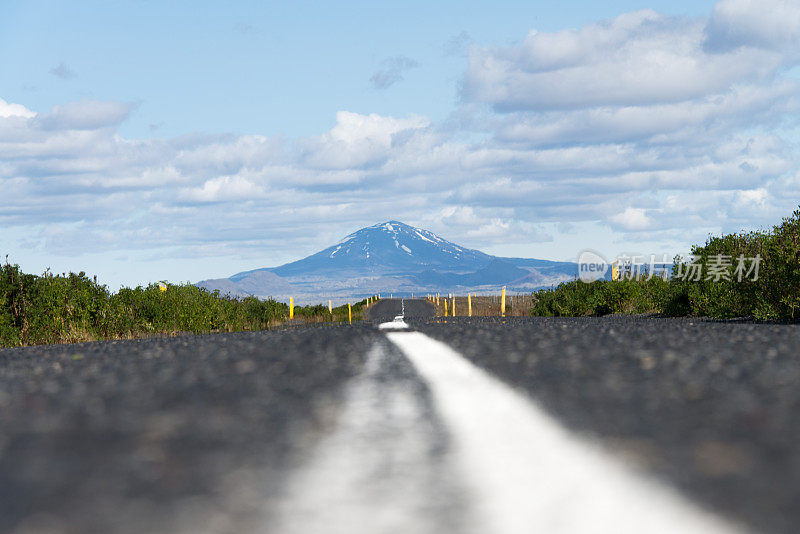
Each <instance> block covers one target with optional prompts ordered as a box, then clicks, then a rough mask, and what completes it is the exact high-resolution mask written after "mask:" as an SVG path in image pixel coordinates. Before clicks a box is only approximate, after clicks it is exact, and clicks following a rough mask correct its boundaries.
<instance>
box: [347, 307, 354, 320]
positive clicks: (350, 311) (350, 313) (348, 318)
mask: <svg viewBox="0 0 800 534" xmlns="http://www.w3.org/2000/svg"><path fill="white" fill-rule="evenodd" d="M347 324H353V310H352V309H351V308H350V303H349V302H348V303H347Z"/></svg>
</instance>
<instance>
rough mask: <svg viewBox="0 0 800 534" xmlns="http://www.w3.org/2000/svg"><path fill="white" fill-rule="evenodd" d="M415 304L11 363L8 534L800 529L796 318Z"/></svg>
mask: <svg viewBox="0 0 800 534" xmlns="http://www.w3.org/2000/svg"><path fill="white" fill-rule="evenodd" d="M400 314H401V302H400V301H398V300H384V301H381V302H378V303H377V304H376V305H374V306H373V307H372V308H371V310H370V318H369V320H367V321H364V322H361V323H358V324H354V325H353V326H346V325H326V326H312V327H305V328H292V329H285V330H277V331H269V332H254V333H237V334H218V335H207V336H185V337H178V338H169V339H150V340H139V341H120V342H101V343H87V344H79V345H61V346H49V347H30V348H25V349H0V533H6V532H9V533H14V534H23V533H24V534H30V533H42V534H56V533H70V534H71V533H82V534H83V533H86V534H92V533H134V532H135V533H140V532H152V533H184V532H185V533H189V532H202V533H229V532H230V533H234V532H235V533H246V532H270V533H272V532H274V533H278V534H284V533H326V532H336V533H338V532H342V533H345V532H346V533H350V534H357V533H376V532H381V533H390V532H397V533H427V532H430V533H433V532H437V533H444V532H453V533H461V532H463V533H492V532H495V533H498V534H502V533H506V532H508V533H511V532H552V533H559V532H593V533H594V532H609V533H611V532H614V533H617V532H747V531H752V532H767V533H789V532H796V531H798V528H799V527H800V446H799V445H798V443H800V356H798V354H800V329H798V326H795V325H755V324H743V323H720V322H711V321H700V320H689V319H680V320H674V319H659V318H637V317H606V318H597V319H595V318H587V319H545V318H507V319H500V318H448V319H443V318H434V317H432V315H433V310H432V308H431V307H430V306H428V305H427V304H426V303H425V302H423V301H419V300H415V301H406V302H405V303H404V313H403V319H402V320H397V321H395V320H394V319H395V317H396V316H398V315H400Z"/></svg>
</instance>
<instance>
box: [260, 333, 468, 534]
mask: <svg viewBox="0 0 800 534" xmlns="http://www.w3.org/2000/svg"><path fill="white" fill-rule="evenodd" d="M391 358H395V360H393V361H392V360H391ZM398 361H399V363H400V364H403V365H404V366H405V368H406V375H405V377H404V376H402V370H400V371H398V368H397V367H398ZM398 374H400V375H401V376H399V377H398ZM415 385H416V386H417V388H419V387H422V386H421V384H420V383H419V381H418V379H417V378H415V377H414V376H413V370H412V369H411V366H410V365H409V364H408V362H407V361H405V359H404V358H403V357H402V356H400V355H399V354H394V355H388V354H386V350H385V348H384V347H383V346H381V345H380V344H377V345H375V346H374V347H373V348H372V350H371V351H370V353H369V354H368V356H367V362H366V367H365V371H364V373H363V374H361V375H360V376H358V377H356V378H354V379H353V381H352V382H351V383H350V384H349V386H348V387H347V391H346V394H345V398H344V401H343V403H342V404H341V411H340V412H339V413H338V414H337V415H336V417H335V418H334V421H333V424H334V426H333V427H332V430H331V432H330V433H329V434H328V435H326V436H324V437H323V438H322V440H321V441H320V442H319V443H318V444H317V445H316V446H315V447H314V448H313V449H311V450H308V451H307V459H306V461H305V462H303V464H302V465H300V466H298V468H297V469H295V470H294V471H293V472H292V473H291V475H290V477H289V479H288V481H287V486H286V488H285V490H284V492H283V495H282V496H281V497H280V498H278V499H276V500H275V501H274V502H273V504H272V509H271V513H270V515H271V516H272V520H271V521H269V522H268V525H266V528H265V529H264V532H269V533H270V534H440V533H448V532H458V531H461V528H460V524H461V521H462V520H464V519H465V518H464V517H463V516H464V514H463V513H462V512H463V510H458V513H456V514H454V513H452V512H453V511H454V510H456V509H457V508H458V506H457V505H458V502H459V499H458V495H457V487H458V486H459V484H458V482H456V481H454V480H453V477H452V472H453V469H451V468H450V465H449V463H448V459H447V458H442V452H441V451H442V450H443V449H445V447H444V446H443V444H442V443H440V441H441V440H442V439H445V438H443V437H442V436H443V433H442V432H441V429H440V428H438V427H437V425H435V423H434V421H432V419H431V417H432V414H431V412H430V405H429V404H426V402H427V401H426V399H425V398H424V396H421V395H420V392H419V391H418V390H417V389H416V388H415V387H414V386H415ZM310 441H311V440H310Z"/></svg>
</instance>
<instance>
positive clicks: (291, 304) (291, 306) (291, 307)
mask: <svg viewBox="0 0 800 534" xmlns="http://www.w3.org/2000/svg"><path fill="white" fill-rule="evenodd" d="M289 319H294V299H293V298H292V297H289Z"/></svg>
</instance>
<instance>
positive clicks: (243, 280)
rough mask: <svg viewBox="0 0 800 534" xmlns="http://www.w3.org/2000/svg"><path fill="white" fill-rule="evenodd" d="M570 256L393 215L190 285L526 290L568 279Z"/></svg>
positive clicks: (235, 289)
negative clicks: (445, 233)
mask: <svg viewBox="0 0 800 534" xmlns="http://www.w3.org/2000/svg"><path fill="white" fill-rule="evenodd" d="M576 272H577V266H576V265H575V264H574V263H570V262H552V261H547V260H535V259H523V258H500V257H497V256H491V255H489V254H485V253H483V252H481V251H479V250H474V249H470V248H465V247H462V246H459V245H457V244H455V243H452V242H450V241H447V240H446V239H443V238H441V237H439V236H437V235H436V234H434V233H433V232H429V231H428V230H423V229H421V228H415V227H413V226H410V225H407V224H405V223H402V222H399V221H388V222H384V223H380V224H376V225H373V226H368V227H366V228H362V229H361V230H358V231H356V232H353V233H352V234H350V235H348V236H347V237H345V238H344V239H342V240H341V241H340V242H338V243H336V244H335V245H333V246H331V247H328V248H326V249H325V250H322V251H320V252H317V253H316V254H312V255H311V256H308V257H306V258H303V259H301V260H298V261H295V262H291V263H287V264H285V265H281V266H279V267H268V268H263V269H255V270H252V271H245V272H242V273H238V274H235V275H233V276H231V277H230V278H224V279H218V280H205V281H203V282H199V283H198V284H197V285H199V286H201V287H206V288H208V289H219V290H220V291H222V292H223V293H231V294H238V295H257V296H262V297H264V296H273V297H277V298H285V297H288V296H290V295H291V296H294V297H295V300H296V301H298V299H299V301H312V302H318V301H319V299H320V298H323V297H324V298H336V299H342V298H345V299H346V298H352V297H360V296H365V295H370V294H374V293H377V292H387V291H389V292H395V293H411V292H416V293H423V292H434V291H440V292H447V291H492V290H496V289H497V288H498V287H499V286H501V285H507V286H509V289H512V290H514V289H516V290H518V291H528V290H533V289H536V288H539V287H549V286H551V285H554V284H557V283H560V282H562V281H564V280H568V279H572V278H574V276H575V273H576Z"/></svg>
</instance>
